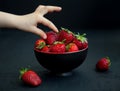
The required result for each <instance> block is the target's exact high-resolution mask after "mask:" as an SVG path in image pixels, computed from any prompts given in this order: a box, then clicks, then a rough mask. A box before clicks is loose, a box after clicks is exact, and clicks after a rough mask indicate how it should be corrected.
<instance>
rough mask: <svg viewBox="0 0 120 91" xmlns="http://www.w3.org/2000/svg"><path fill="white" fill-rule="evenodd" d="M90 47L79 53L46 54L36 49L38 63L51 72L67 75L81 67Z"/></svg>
mask: <svg viewBox="0 0 120 91" xmlns="http://www.w3.org/2000/svg"><path fill="white" fill-rule="evenodd" d="M87 52H88V47H87V48H85V49H83V50H79V51H77V52H66V53H61V54H60V53H59V54H55V53H51V52H49V53H44V52H40V51H37V50H35V49H34V53H35V56H36V58H37V61H38V62H39V63H40V65H41V66H43V67H44V68H45V69H47V70H48V71H50V72H53V73H66V72H70V71H72V70H73V69H75V68H77V67H79V66H80V65H81V64H82V63H83V62H84V61H85V58H86V56H87Z"/></svg>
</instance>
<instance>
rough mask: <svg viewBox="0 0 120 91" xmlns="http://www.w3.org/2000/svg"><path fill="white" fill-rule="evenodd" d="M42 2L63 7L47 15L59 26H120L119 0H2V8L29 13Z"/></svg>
mask: <svg viewBox="0 0 120 91" xmlns="http://www.w3.org/2000/svg"><path fill="white" fill-rule="evenodd" d="M40 4H43V5H57V6H61V7H62V8H63V10H62V12H60V13H52V14H47V15H46V17H47V18H49V19H50V20H51V21H53V23H55V25H56V26H57V27H58V28H59V27H61V26H62V27H67V28H70V29H71V28H74V29H89V28H92V29H116V28H117V29H118V28H120V26H119V25H120V12H119V10H120V5H119V0H69V1H68V0H0V10H1V11H6V12H10V13H14V14H27V13H31V12H33V11H34V10H35V9H36V7H37V6H38V5H40Z"/></svg>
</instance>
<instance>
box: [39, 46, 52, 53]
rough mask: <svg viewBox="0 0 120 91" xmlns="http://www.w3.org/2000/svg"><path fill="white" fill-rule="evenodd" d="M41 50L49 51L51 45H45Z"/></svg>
mask: <svg viewBox="0 0 120 91" xmlns="http://www.w3.org/2000/svg"><path fill="white" fill-rule="evenodd" d="M40 51H41V52H49V51H50V48H49V46H44V47H43V48H42V49H41V50H40Z"/></svg>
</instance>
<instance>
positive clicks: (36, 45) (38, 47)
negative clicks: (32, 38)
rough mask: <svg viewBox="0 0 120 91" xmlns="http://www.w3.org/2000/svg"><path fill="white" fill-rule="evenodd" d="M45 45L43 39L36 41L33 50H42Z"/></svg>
mask: <svg viewBox="0 0 120 91" xmlns="http://www.w3.org/2000/svg"><path fill="white" fill-rule="evenodd" d="M45 45H46V43H45V41H44V40H43V39H38V40H37V41H36V42H35V48H37V49H42V48H43V47H44V46H45Z"/></svg>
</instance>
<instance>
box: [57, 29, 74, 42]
mask: <svg viewBox="0 0 120 91" xmlns="http://www.w3.org/2000/svg"><path fill="white" fill-rule="evenodd" d="M73 39H74V34H73V33H72V32H71V31H70V30H68V29H65V28H61V30H60V32H59V37H58V41H63V40H64V43H65V44H68V43H70V42H72V40H73Z"/></svg>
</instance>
